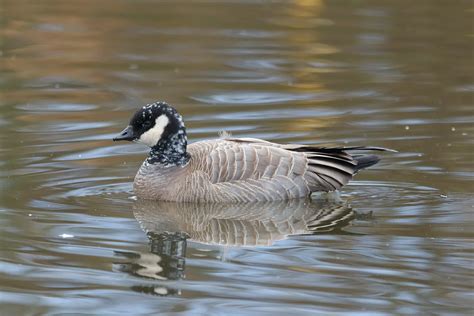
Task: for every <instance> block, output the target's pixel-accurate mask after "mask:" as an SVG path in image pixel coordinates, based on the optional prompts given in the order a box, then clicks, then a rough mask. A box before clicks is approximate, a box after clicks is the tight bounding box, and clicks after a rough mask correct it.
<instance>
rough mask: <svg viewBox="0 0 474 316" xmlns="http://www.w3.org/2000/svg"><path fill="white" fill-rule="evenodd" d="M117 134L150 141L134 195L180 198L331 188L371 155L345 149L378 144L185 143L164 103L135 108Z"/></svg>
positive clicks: (222, 198) (273, 195)
mask: <svg viewBox="0 0 474 316" xmlns="http://www.w3.org/2000/svg"><path fill="white" fill-rule="evenodd" d="M114 140H136V141H139V142H142V143H145V144H146V145H148V146H150V147H151V151H150V156H149V157H148V158H147V159H146V160H145V161H144V162H143V164H142V166H141V167H140V169H139V171H138V173H137V175H136V176H135V181H134V192H135V194H136V195H137V196H138V197H141V198H144V199H151V200H164V201H180V202H254V201H277V200H289V199H295V198H303V197H308V196H309V195H310V194H311V193H312V192H321V191H325V192H328V191H334V190H338V189H340V188H341V187H342V186H344V185H345V184H346V183H347V182H349V180H351V179H352V177H353V176H354V175H355V174H356V173H357V172H358V171H359V170H360V169H363V168H366V167H369V166H371V165H374V164H375V163H377V162H378V161H379V158H378V157H377V156H375V155H360V154H358V155H350V154H349V153H348V152H350V151H354V150H380V151H384V150H387V149H384V148H379V147H346V148H343V147H335V148H327V147H316V146H309V145H296V144H277V143H272V142H268V141H265V140H261V139H254V138H232V137H223V138H220V139H213V140H205V141H200V142H195V143H193V144H190V145H189V146H188V145H187V137H186V131H185V127H184V123H183V121H182V118H181V116H180V115H179V114H178V113H177V111H176V110H175V109H174V108H173V107H171V106H169V105H168V104H166V103H164V102H158V103H153V104H149V105H146V106H144V107H142V108H141V109H140V110H138V111H137V112H136V113H135V115H134V116H133V117H132V119H131V121H130V125H129V126H128V127H127V128H126V129H125V130H124V131H123V132H122V133H121V134H120V135H119V136H117V137H116V138H114Z"/></svg>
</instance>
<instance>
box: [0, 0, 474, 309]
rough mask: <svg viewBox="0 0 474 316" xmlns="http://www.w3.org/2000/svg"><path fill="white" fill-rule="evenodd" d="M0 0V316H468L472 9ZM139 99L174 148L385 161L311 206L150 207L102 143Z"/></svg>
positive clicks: (131, 161) (445, 4)
mask: <svg viewBox="0 0 474 316" xmlns="http://www.w3.org/2000/svg"><path fill="white" fill-rule="evenodd" d="M2 4H3V5H2V6H1V7H0V16H1V19H0V25H1V26H0V106H1V107H0V113H1V116H0V126H1V133H0V140H1V142H0V144H1V148H0V155H1V161H0V168H1V169H0V171H1V173H0V187H1V193H0V221H1V225H0V232H1V239H0V251H1V252H0V254H1V259H0V260H1V261H0V302H1V307H0V314H1V315H39V314H51V315H52V314H55V315H57V314H64V313H68V312H69V313H84V314H100V315H104V314H122V313H129V314H136V315H138V314H152V313H157V312H162V313H165V312H167V313H176V314H179V313H188V314H195V315H202V314H219V315H228V314H239V315H265V314H268V315H289V314H301V315H305V314H307V315H310V314H318V313H319V314H326V313H337V314H340V313H344V312H346V313H349V314H354V315H357V314H359V315H362V314H364V315H365V314H374V315H386V314H415V313H417V314H425V315H426V314H471V313H472V312H473V307H474V306H473V305H474V295H473V293H474V291H473V290H474V275H473V273H474V269H473V268H474V258H473V237H474V233H473V229H472V228H473V223H474V217H473V211H474V197H473V195H472V192H473V182H472V181H473V171H474V166H473V135H474V125H473V123H474V111H473V109H474V105H473V95H474V78H473V77H474V76H473V69H474V68H473V66H474V65H473V64H474V63H473V34H474V30H473V12H474V11H473V6H472V2H470V1H411V2H407V1H398V0H397V1H395V0H394V1H362V0H361V1H318V0H314V1H311V0H300V1H292V2H289V1H288V2H286V1H271V2H270V1H268V2H267V1H252V0H250V1H242V2H239V1H235V2H232V1H229V2H224V1H199V2H198V1H196V2H192V3H191V2H184V1H164V2H157V1H147V0H141V1H125V0H118V1H116V0H114V1H112V0H106V1H52V0H42V1H33V0H24V1H16V0H15V1H13V0H12V1H9V0H6V1H3V2H2ZM155 100H166V101H168V102H170V103H171V104H173V105H175V106H177V107H178V108H179V110H180V112H181V113H182V114H183V116H184V117H185V119H186V123H187V127H188V132H189V138H190V140H191V141H196V140H200V139H205V138H210V137H215V136H216V134H217V132H218V131H220V130H227V131H230V132H232V133H233V134H234V135H236V136H245V137H260V138H265V139H267V140H271V141H277V142H297V143H316V144H328V143H331V144H342V145H346V144H351V145H375V146H384V147H389V148H394V149H397V150H398V151H399V153H396V154H392V153H388V154H384V155H383V161H382V162H381V163H380V164H378V165H377V166H375V167H373V168H371V170H368V171H365V172H362V173H360V174H359V175H358V176H357V178H356V179H355V181H353V182H352V183H351V184H350V185H349V186H347V187H346V188H345V189H344V190H343V191H342V192H341V194H340V196H339V197H337V196H332V197H319V198H318V201H317V202H313V203H310V204H308V203H306V204H305V203H302V204H301V203H300V204H291V203H290V204H273V205H263V206H261V205H255V206H254V207H253V208H239V206H229V207H228V208H225V207H224V208H222V207H221V208H213V207H202V206H197V205H196V206H194V207H192V206H187V207H180V206H177V205H169V204H159V203H157V204H156V205H149V204H146V203H142V202H141V201H135V199H133V193H132V191H131V182H132V180H133V176H134V174H135V172H136V170H137V168H138V166H139V164H140V163H141V161H142V160H143V159H144V157H145V148H143V147H141V146H139V145H136V144H115V143H112V141H111V138H112V137H113V136H114V135H115V133H117V132H118V131H120V130H121V129H122V128H123V127H124V126H125V124H126V122H127V120H128V119H129V116H130V115H131V113H132V112H133V111H134V110H135V109H136V108H137V107H138V106H140V105H143V104H144V103H147V102H152V101H155ZM314 203H316V204H314ZM370 212H372V215H371V214H370ZM327 216H329V217H330V218H331V220H330V221H327V222H322V221H321V219H322V218H326V217H327ZM344 225H348V226H346V227H344ZM333 229H335V230H333ZM288 235H290V236H289V237H288Z"/></svg>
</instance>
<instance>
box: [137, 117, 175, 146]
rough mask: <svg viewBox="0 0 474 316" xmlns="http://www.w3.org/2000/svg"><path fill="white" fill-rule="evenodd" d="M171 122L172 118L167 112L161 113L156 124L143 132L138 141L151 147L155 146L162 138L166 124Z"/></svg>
mask: <svg viewBox="0 0 474 316" xmlns="http://www.w3.org/2000/svg"><path fill="white" fill-rule="evenodd" d="M169 122H170V120H169V118H168V116H166V114H162V115H160V116H159V117H158V118H157V119H156V120H155V126H153V128H151V129H149V130H148V131H146V132H145V133H143V134H142V136H140V138H139V139H138V141H139V142H140V143H143V144H145V145H147V146H150V147H153V146H155V145H156V144H157V143H158V141H159V140H160V138H161V135H162V134H163V131H164V130H165V128H166V125H168V123H169Z"/></svg>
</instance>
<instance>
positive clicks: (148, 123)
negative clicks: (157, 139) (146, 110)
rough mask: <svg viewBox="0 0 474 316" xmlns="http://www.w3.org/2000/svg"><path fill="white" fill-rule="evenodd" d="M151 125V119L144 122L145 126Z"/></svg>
mask: <svg viewBox="0 0 474 316" xmlns="http://www.w3.org/2000/svg"><path fill="white" fill-rule="evenodd" d="M150 126H151V122H150V121H145V122H143V127H144V128H149V127H150Z"/></svg>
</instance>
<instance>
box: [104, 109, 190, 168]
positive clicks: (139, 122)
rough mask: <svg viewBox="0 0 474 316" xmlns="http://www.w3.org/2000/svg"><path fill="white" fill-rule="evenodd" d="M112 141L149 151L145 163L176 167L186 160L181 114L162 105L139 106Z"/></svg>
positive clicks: (184, 130) (184, 134) (185, 144)
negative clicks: (145, 147)
mask: <svg viewBox="0 0 474 316" xmlns="http://www.w3.org/2000/svg"><path fill="white" fill-rule="evenodd" d="M113 140H114V141H120V140H128V141H136V142H139V143H142V144H145V145H147V146H148V147H150V148H151V151H150V158H148V162H150V163H155V162H160V163H162V164H170V163H173V164H179V163H183V162H184V163H185V162H186V161H185V160H186V157H187V154H186V146H187V137H186V128H185V126H184V122H183V119H182V117H181V115H180V114H179V113H178V112H177V111H176V109H175V108H173V107H172V106H171V105H169V104H167V103H165V102H155V103H152V104H147V105H145V106H143V107H141V108H140V109H139V110H138V111H136V112H135V114H134V115H133V116H132V118H131V119H130V122H129V124H128V126H127V127H126V128H125V129H124V130H123V131H122V132H121V133H120V134H119V135H117V136H116V137H114V138H113Z"/></svg>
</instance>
